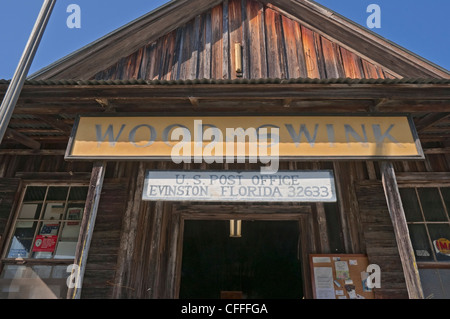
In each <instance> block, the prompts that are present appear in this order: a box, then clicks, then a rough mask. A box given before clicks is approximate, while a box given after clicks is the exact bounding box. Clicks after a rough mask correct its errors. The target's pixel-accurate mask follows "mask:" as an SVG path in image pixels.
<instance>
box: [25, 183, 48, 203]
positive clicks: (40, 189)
mask: <svg viewBox="0 0 450 319" xmlns="http://www.w3.org/2000/svg"><path fill="white" fill-rule="evenodd" d="M46 190H47V187H46V186H28V187H27V191H26V192H25V197H24V201H26V202H31V201H43V200H44V198H45V191H46Z"/></svg>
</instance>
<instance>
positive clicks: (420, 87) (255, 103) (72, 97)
mask: <svg viewBox="0 0 450 319" xmlns="http://www.w3.org/2000/svg"><path fill="white" fill-rule="evenodd" d="M270 82H271V81H270V80H266V81H265V83H264V84H255V83H236V82H234V83H228V82H219V83H215V84H211V83H208V84H201V83H196V84H195V85H194V84H193V83H191V82H189V81H187V82H185V83H182V84H173V85H170V84H168V83H166V85H162V84H149V83H146V84H130V83H126V84H124V83H115V84H113V85H111V84H103V85H102V84H98V83H96V84H95V85H92V83H90V84H77V85H73V84H71V85H67V84H62V83H59V84H53V85H49V84H45V85H44V84H33V85H25V87H24V89H23V91H22V94H21V97H20V99H19V101H18V104H17V106H16V109H15V112H14V115H13V118H12V119H11V122H10V125H9V130H8V132H9V133H8V134H7V137H6V138H5V140H4V141H3V144H2V147H1V148H2V149H3V150H2V151H1V153H5V152H6V151H5V149H11V148H19V149H24V150H22V151H17V152H22V153H23V154H25V153H27V154H28V153H30V154H36V153H37V152H39V150H43V149H46V148H58V147H59V148H61V147H64V145H65V144H66V143H67V141H68V138H69V135H70V131H71V128H72V125H73V122H74V120H75V118H76V116H77V115H78V114H91V113H105V112H107V113H110V112H115V113H123V114H130V113H147V114H150V113H151V114H155V115H156V114H158V115H168V114H170V115H173V114H178V115H182V114H197V113H198V114H205V113H206V112H207V113H209V114H230V113H233V114H261V115H264V114H266V115H267V114H285V115H287V114H297V115H298V114H307V113H309V114H312V113H314V114H368V113H387V114H394V113H397V114H398V113H409V114H411V115H412V117H413V119H414V121H415V124H416V127H417V130H418V133H419V137H420V140H421V142H422V144H427V143H431V144H432V143H441V142H446V141H448V140H449V139H450V86H449V83H447V82H448V80H445V81H440V82H437V83H426V82H420V81H419V82H417V81H416V82H417V83H412V82H413V81H410V82H411V83H409V82H408V81H397V82H391V83H389V84H386V83H379V82H378V83H376V82H374V83H370V81H363V82H361V81H354V82H353V83H352V82H351V81H350V82H349V83H333V82H332V81H328V82H326V83H313V81H309V82H310V83H292V82H290V83H288V82H283V81H279V80H273V81H272V83H270ZM6 88H7V85H6V83H5V84H1V83H0V97H1V96H2V95H3V94H4V92H5V91H6ZM431 144H430V145H431ZM433 145H434V144H433ZM433 147H434V151H436V150H435V146H433ZM45 152H46V151H44V153H45ZM58 152H61V150H59V151H58Z"/></svg>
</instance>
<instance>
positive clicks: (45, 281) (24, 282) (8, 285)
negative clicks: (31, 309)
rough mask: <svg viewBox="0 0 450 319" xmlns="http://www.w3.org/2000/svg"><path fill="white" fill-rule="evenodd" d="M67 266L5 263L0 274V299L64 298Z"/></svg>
mask: <svg viewBox="0 0 450 319" xmlns="http://www.w3.org/2000/svg"><path fill="white" fill-rule="evenodd" d="M66 269H67V266H48V265H46V266H44V265H36V266H32V267H30V266H16V265H5V267H4V268H3V271H2V273H1V275H0V299H60V298H66V294H67V284H66V280H67V277H68V275H69V273H68V272H67V271H66Z"/></svg>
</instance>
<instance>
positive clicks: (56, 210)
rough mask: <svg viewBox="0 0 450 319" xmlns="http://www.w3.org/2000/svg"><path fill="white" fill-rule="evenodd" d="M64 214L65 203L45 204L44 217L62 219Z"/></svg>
mask: <svg viewBox="0 0 450 319" xmlns="http://www.w3.org/2000/svg"><path fill="white" fill-rule="evenodd" d="M63 215H64V203H47V204H46V205H45V210H44V217H43V219H62V218H63Z"/></svg>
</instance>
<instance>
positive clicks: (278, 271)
mask: <svg viewBox="0 0 450 319" xmlns="http://www.w3.org/2000/svg"><path fill="white" fill-rule="evenodd" d="M258 217H260V215H259V216H258ZM199 218H200V217H198V218H197V219H193V220H190V219H186V220H184V227H183V235H182V238H183V244H182V261H181V276H180V286H179V298H181V299H183V298H194V299H196V298H203V299H219V298H243V299H245V298H247V299H257V298H264V299H266V298H271V299H276V298H282V299H291V298H292V299H298V298H302V297H303V295H304V291H303V289H304V288H303V287H304V282H303V276H304V272H303V269H302V243H301V241H302V240H301V227H302V226H301V224H302V223H301V221H300V220H299V219H295V218H294V219H290V220H274V219H270V220H261V219H256V220H254V219H251V216H250V217H249V216H248V215H247V216H246V219H243V220H242V221H241V236H240V237H231V236H230V232H231V227H230V219H226V220H224V219H218V218H216V219H209V220H205V219H199ZM235 223H237V221H236V222H235Z"/></svg>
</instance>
